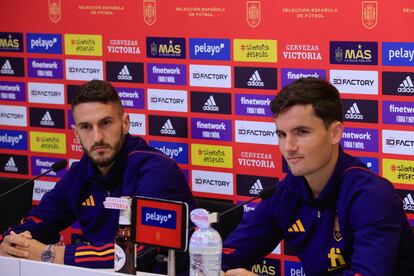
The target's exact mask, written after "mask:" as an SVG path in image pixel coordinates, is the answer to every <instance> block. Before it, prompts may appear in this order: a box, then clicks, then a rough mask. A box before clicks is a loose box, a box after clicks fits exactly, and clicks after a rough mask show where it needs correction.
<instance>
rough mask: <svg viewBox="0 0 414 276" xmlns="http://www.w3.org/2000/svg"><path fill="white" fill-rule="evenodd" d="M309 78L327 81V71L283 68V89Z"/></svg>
mask: <svg viewBox="0 0 414 276" xmlns="http://www.w3.org/2000/svg"><path fill="white" fill-rule="evenodd" d="M307 77H314V78H319V79H326V71H325V70H322V69H294V68H282V74H281V78H282V87H283V86H286V85H288V84H291V83H292V82H294V81H296V80H298V79H301V78H307Z"/></svg>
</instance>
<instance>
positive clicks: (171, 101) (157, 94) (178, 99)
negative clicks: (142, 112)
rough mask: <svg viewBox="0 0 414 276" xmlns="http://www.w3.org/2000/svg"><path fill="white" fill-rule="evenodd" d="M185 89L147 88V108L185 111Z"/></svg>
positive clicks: (186, 105) (186, 106)
mask: <svg viewBox="0 0 414 276" xmlns="http://www.w3.org/2000/svg"><path fill="white" fill-rule="evenodd" d="M187 108H188V104H187V91H186V90H162V89H148V109H149V110H162V111H175V112H187V111H188V109H187Z"/></svg>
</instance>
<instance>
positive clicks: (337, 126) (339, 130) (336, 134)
mask: <svg viewBox="0 0 414 276" xmlns="http://www.w3.org/2000/svg"><path fill="white" fill-rule="evenodd" d="M343 132H344V125H343V124H342V123H341V122H339V121H335V122H333V123H332V125H331V139H332V144H339V143H340V142H341V139H342V134H343Z"/></svg>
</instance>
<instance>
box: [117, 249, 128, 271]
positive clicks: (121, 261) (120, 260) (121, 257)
mask: <svg viewBox="0 0 414 276" xmlns="http://www.w3.org/2000/svg"><path fill="white" fill-rule="evenodd" d="M125 261H126V255H125V251H124V250H123V249H122V247H120V246H119V245H117V244H115V263H114V268H115V271H119V270H121V269H122V267H123V266H124V265H125Z"/></svg>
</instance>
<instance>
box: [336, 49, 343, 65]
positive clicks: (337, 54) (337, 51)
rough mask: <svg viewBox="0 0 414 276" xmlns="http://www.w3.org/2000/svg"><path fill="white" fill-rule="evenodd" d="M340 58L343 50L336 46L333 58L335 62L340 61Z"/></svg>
mask: <svg viewBox="0 0 414 276" xmlns="http://www.w3.org/2000/svg"><path fill="white" fill-rule="evenodd" d="M342 58H343V51H342V49H341V48H339V47H338V48H336V49H335V60H336V61H337V62H341V61H342Z"/></svg>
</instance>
